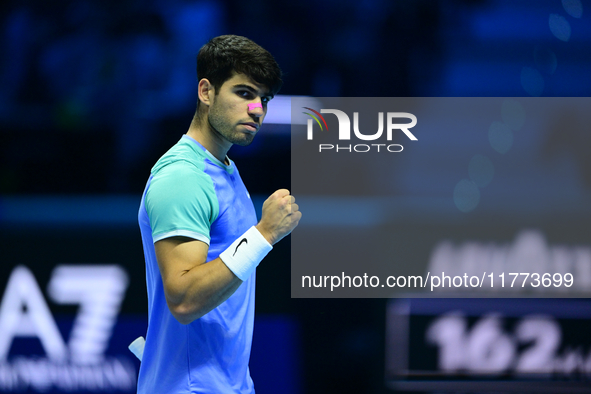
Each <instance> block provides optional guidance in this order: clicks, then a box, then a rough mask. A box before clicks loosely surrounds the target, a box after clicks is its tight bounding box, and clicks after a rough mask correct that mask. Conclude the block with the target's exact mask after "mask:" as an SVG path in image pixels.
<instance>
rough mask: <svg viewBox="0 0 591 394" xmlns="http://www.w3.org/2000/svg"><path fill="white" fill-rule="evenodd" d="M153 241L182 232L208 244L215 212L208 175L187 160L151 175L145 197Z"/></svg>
mask: <svg viewBox="0 0 591 394" xmlns="http://www.w3.org/2000/svg"><path fill="white" fill-rule="evenodd" d="M145 205H146V211H147V213H148V217H149V219H150V227H151V228H152V238H153V240H154V242H156V241H160V240H162V239H165V238H169V237H174V236H184V237H189V238H193V239H197V240H199V241H202V242H205V243H206V244H208V245H209V241H210V234H209V232H210V231H209V230H210V228H211V224H212V223H213V222H214V221H215V219H216V218H217V216H218V214H219V203H218V200H217V197H216V194H215V188H214V184H213V181H212V179H211V178H210V177H209V176H208V175H207V174H205V173H204V172H203V171H201V170H199V169H198V168H197V167H196V166H195V165H193V164H191V163H189V162H187V161H183V160H180V161H176V162H173V163H171V164H168V165H166V166H164V167H162V168H160V169H159V170H158V172H157V173H156V174H154V175H153V177H152V179H151V181H150V185H149V187H148V190H147V192H146V199H145Z"/></svg>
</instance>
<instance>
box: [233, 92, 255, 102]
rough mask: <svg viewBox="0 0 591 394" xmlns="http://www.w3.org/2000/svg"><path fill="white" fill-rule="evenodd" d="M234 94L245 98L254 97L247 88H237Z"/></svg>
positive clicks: (250, 98)
mask: <svg viewBox="0 0 591 394" xmlns="http://www.w3.org/2000/svg"><path fill="white" fill-rule="evenodd" d="M236 94H237V95H238V96H240V97H242V98H245V99H247V100H252V99H253V98H254V96H253V94H252V92H250V91H249V90H239V91H237V92H236Z"/></svg>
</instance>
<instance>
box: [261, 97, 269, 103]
mask: <svg viewBox="0 0 591 394" xmlns="http://www.w3.org/2000/svg"><path fill="white" fill-rule="evenodd" d="M269 101H271V98H270V97H261V102H262V103H263V104H265V105H266V104H267V103H269Z"/></svg>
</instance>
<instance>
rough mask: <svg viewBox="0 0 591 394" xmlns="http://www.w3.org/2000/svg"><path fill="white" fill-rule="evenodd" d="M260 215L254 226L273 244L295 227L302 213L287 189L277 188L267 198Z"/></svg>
mask: <svg viewBox="0 0 591 394" xmlns="http://www.w3.org/2000/svg"><path fill="white" fill-rule="evenodd" d="M261 216H262V217H261V221H260V222H259V224H257V225H256V228H257V229H258V230H259V232H260V233H261V234H262V235H263V237H265V239H266V240H267V241H268V242H269V243H270V244H271V245H274V244H276V243H277V242H279V241H280V240H281V239H282V238H283V237H285V236H286V235H287V234H289V233H291V232H292V231H293V229H294V228H296V226H297V225H298V223H299V222H300V219H301V217H302V213H301V212H300V211H299V209H298V204H296V203H295V197H294V196H292V195H290V194H289V190H287V189H279V190H277V191H276V192H275V193H273V194H271V196H269V198H267V200H266V201H265V203H264V204H263V213H262V215H261Z"/></svg>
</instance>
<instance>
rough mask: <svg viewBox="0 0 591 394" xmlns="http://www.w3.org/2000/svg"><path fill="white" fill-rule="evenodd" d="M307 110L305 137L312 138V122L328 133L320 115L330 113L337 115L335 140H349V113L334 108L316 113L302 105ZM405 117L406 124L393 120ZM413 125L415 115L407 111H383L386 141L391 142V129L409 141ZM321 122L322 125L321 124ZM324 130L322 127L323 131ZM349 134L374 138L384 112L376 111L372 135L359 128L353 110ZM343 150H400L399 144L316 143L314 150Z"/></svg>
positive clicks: (382, 122) (382, 126)
mask: <svg viewBox="0 0 591 394" xmlns="http://www.w3.org/2000/svg"><path fill="white" fill-rule="evenodd" d="M303 108H304V109H307V110H309V111H311V112H312V113H310V112H304V114H306V115H309V116H310V117H311V118H312V119H308V123H307V137H308V140H313V139H314V121H316V124H318V126H319V127H320V131H321V132H328V124H327V123H326V120H325V119H324V117H323V116H322V114H333V115H335V116H336V117H337V121H338V123H339V131H338V138H339V141H350V140H351V120H350V118H349V116H348V115H347V114H346V113H345V112H343V111H341V110H338V109H321V110H320V112H318V111H316V110H314V109H312V108H309V107H303ZM398 119H408V120H410V123H396V122H395V120H398ZM416 124H417V117H416V116H414V115H413V114H411V113H408V112H387V113H386V140H387V141H392V136H393V134H394V131H395V130H400V131H402V132H403V133H404V134H405V135H406V136H407V137H408V138H409V139H410V140H411V141H417V137H415V136H414V134H413V133H411V132H410V130H409V129H411V128H413V127H414V126H416ZM323 125H324V127H323ZM325 129H326V130H325ZM353 133H354V135H355V137H356V138H357V139H359V140H362V141H375V140H377V139H379V138H381V137H382V135H383V133H384V113H383V112H378V131H376V132H375V133H373V134H364V133H361V131H360V130H359V112H353ZM331 150H332V151H335V152H339V151H345V152H358V153H365V152H369V151H372V150H375V151H377V152H380V151H388V152H402V150H403V146H402V145H400V144H378V143H374V144H355V145H353V144H349V145H339V144H336V145H334V144H319V145H318V151H319V152H321V153H322V152H323V151H331Z"/></svg>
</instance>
